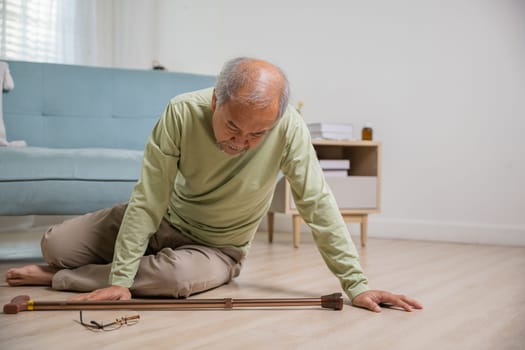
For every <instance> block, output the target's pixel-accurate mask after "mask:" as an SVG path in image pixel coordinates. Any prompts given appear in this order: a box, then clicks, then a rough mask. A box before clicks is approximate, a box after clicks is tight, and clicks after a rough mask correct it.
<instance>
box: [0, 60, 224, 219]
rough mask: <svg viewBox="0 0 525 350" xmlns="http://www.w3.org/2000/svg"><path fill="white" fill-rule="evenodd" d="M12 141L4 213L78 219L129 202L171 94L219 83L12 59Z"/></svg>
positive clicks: (3, 178) (8, 100) (2, 189)
mask: <svg viewBox="0 0 525 350" xmlns="http://www.w3.org/2000/svg"><path fill="white" fill-rule="evenodd" d="M8 64H9V68H10V71H11V75H12V77H13V79H14V82H15V88H14V90H12V91H10V92H9V93H5V94H4V95H3V98H4V99H3V102H4V122H5V126H6V130H7V137H8V139H9V140H24V141H26V142H27V144H28V147H24V148H12V147H0V215H74V214H82V213H87V212H90V211H93V210H97V209H100V208H106V207H109V206H112V205H114V204H115V203H119V202H123V201H127V200H128V199H129V195H130V193H131V190H132V188H133V186H134V184H135V182H136V181H137V179H138V177H139V174H140V167H141V162H142V149H143V147H144V145H145V143H146V141H147V138H148V136H149V134H150V131H151V129H152V128H153V126H154V124H155V122H156V120H157V119H158V118H159V116H160V114H161V113H162V111H163V110H164V107H165V106H166V104H167V103H168V101H169V99H170V98H172V97H173V96H175V95H177V94H180V93H183V92H187V91H192V90H197V89H201V88H205V87H209V86H213V85H214V83H215V77H213V76H204V75H197V74H186V73H170V72H166V71H153V70H152V71H141V70H128V69H113V68H96V67H83V66H72V65H62V64H48V63H31V62H17V61H8Z"/></svg>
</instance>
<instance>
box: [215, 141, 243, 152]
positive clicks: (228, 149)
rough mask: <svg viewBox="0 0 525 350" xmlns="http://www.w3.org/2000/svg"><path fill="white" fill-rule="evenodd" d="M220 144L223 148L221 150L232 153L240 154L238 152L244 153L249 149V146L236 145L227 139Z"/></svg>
mask: <svg viewBox="0 0 525 350" xmlns="http://www.w3.org/2000/svg"><path fill="white" fill-rule="evenodd" d="M218 146H219V148H220V149H221V151H223V152H224V153H228V154H231V155H238V154H241V153H244V152H245V151H246V150H247V148H243V147H237V146H234V145H232V144H231V143H229V142H227V141H224V142H219V143H218Z"/></svg>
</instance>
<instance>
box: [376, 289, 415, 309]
mask: <svg viewBox="0 0 525 350" xmlns="http://www.w3.org/2000/svg"><path fill="white" fill-rule="evenodd" d="M382 301H383V302H386V303H389V304H391V305H393V306H397V307H400V308H402V309H404V310H405V311H408V312H411V311H412V309H414V308H415V309H422V308H423V305H421V304H420V303H419V302H417V301H416V300H415V299H412V298H409V297H407V296H405V295H396V294H390V293H388V294H386V295H384V296H383V297H382Z"/></svg>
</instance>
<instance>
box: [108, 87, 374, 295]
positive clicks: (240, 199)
mask: <svg viewBox="0 0 525 350" xmlns="http://www.w3.org/2000/svg"><path fill="white" fill-rule="evenodd" d="M212 94H213V89H211V88H210V89H205V90H200V91H196V92H192V93H187V94H183V95H180V96H177V97H175V98H173V99H172V100H171V101H170V102H169V104H168V106H167V107H166V109H165V111H164V113H163V115H162V116H161V118H160V119H159V121H158V122H157V124H156V125H155V127H154V129H153V131H152V133H151V136H150V138H149V140H148V142H147V144H146V147H145V150H144V159H143V164H142V174H141V176H140V179H139V181H138V182H137V184H136V186H135V188H134V189H133V193H132V195H131V198H130V201H129V204H128V209H127V210H126V213H125V215H124V219H123V221H122V224H121V227H120V231H119V234H118V238H117V241H116V244H115V254H114V260H113V264H112V269H111V274H110V281H109V282H110V284H112V285H120V286H125V287H130V286H131V285H132V283H133V279H134V277H135V274H136V272H137V269H138V265H139V259H140V257H141V256H143V254H144V252H145V251H146V248H147V246H148V241H149V239H150V237H151V236H152V235H153V234H154V233H155V232H156V231H157V229H158V227H159V225H160V222H161V220H162V218H163V217H165V218H166V219H167V220H168V221H169V222H171V224H172V225H173V226H174V227H176V228H177V229H178V230H180V232H181V233H182V234H184V235H186V236H188V237H190V238H191V239H192V240H194V241H196V242H199V243H202V244H205V245H209V246H214V247H225V246H229V247H236V248H238V249H241V250H242V251H243V252H244V253H247V252H248V250H249V247H250V242H251V240H252V238H253V236H254V234H255V232H256V230H257V227H258V225H259V223H260V221H261V220H262V218H263V217H264V215H265V214H266V212H267V211H268V208H269V206H270V203H271V199H272V195H273V192H274V189H275V183H276V178H277V175H278V173H279V170H281V171H282V172H283V174H284V175H285V176H286V178H287V180H288V181H289V183H290V185H291V188H292V193H293V196H294V200H295V203H296V206H297V209H298V210H299V213H300V214H301V216H302V217H303V219H304V220H305V222H306V223H307V224H308V225H309V226H310V227H311V229H312V232H313V236H314V239H315V242H316V244H317V246H318V247H319V251H320V252H321V255H322V257H323V259H324V261H325V262H326V264H327V266H328V268H329V269H330V270H331V271H332V272H333V273H334V274H335V275H336V276H337V277H338V278H339V279H340V281H341V284H342V287H343V289H344V291H345V292H346V293H347V294H348V296H349V297H350V298H353V297H355V296H356V295H357V294H359V293H361V292H363V291H366V290H368V286H367V279H366V277H365V276H364V274H363V271H362V269H361V266H360V265H359V262H358V257H357V251H356V248H355V246H354V244H353V243H352V240H351V238H350V235H349V233H348V230H347V227H346V224H345V223H344V221H343V219H342V217H341V214H340V212H339V209H338V207H337V204H336V202H335V199H334V197H333V195H332V193H331V191H330V189H329V187H328V185H327V184H326V181H325V179H324V175H323V172H322V170H321V168H320V166H319V161H318V160H317V157H316V154H315V150H314V148H313V146H312V143H311V140H310V134H309V131H308V128H307V127H306V125H305V123H304V121H303V120H302V118H301V116H300V115H299V114H298V113H297V112H296V111H295V109H294V108H291V107H290V108H288V109H287V111H286V112H285V114H284V115H283V117H282V118H281V119H280V120H279V121H278V122H277V123H276V125H275V126H274V128H273V129H272V130H270V131H269V132H268V134H267V135H266V137H265V138H264V140H263V141H262V142H261V143H260V144H259V145H258V146H257V147H256V148H254V149H250V150H248V151H246V152H245V153H243V154H242V155H239V156H235V157H234V156H231V155H228V154H226V153H224V152H222V151H221V150H220V148H219V147H218V146H217V144H216V140H215V137H214V133H213V129H212V114H213V111H212V109H211V100H212Z"/></svg>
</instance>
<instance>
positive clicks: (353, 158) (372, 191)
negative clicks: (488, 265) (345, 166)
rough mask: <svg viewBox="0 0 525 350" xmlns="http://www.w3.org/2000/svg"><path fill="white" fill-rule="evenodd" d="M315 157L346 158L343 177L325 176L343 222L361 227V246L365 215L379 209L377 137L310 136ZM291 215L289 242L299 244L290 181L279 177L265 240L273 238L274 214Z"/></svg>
mask: <svg viewBox="0 0 525 350" xmlns="http://www.w3.org/2000/svg"><path fill="white" fill-rule="evenodd" d="M313 145H314V148H315V150H316V152H317V157H318V158H319V159H349V160H350V170H349V171H348V176H346V177H326V181H327V182H328V185H329V186H330V188H331V189H332V192H333V193H334V196H335V199H336V201H337V204H338V206H339V209H340V211H341V215H342V216H343V219H344V220H345V222H355V223H359V224H360V228H361V246H363V247H364V246H366V242H367V233H368V232H367V230H368V215H369V214H372V213H379V212H380V209H381V143H380V142H377V141H332V140H314V141H313ZM275 213H283V214H290V215H292V222H293V245H294V247H296V248H298V247H299V242H300V236H301V235H300V233H301V231H300V226H301V223H302V222H303V220H302V218H301V216H300V215H299V212H298V211H297V209H296V207H295V203H294V202H293V198H292V192H291V188H290V184H289V183H288V181H286V179H285V178H282V179H281V180H280V181H279V182H278V183H277V186H276V189H275V194H274V197H273V201H272V204H271V207H270V210H269V211H268V240H269V242H272V241H273V231H274V215H275Z"/></svg>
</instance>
